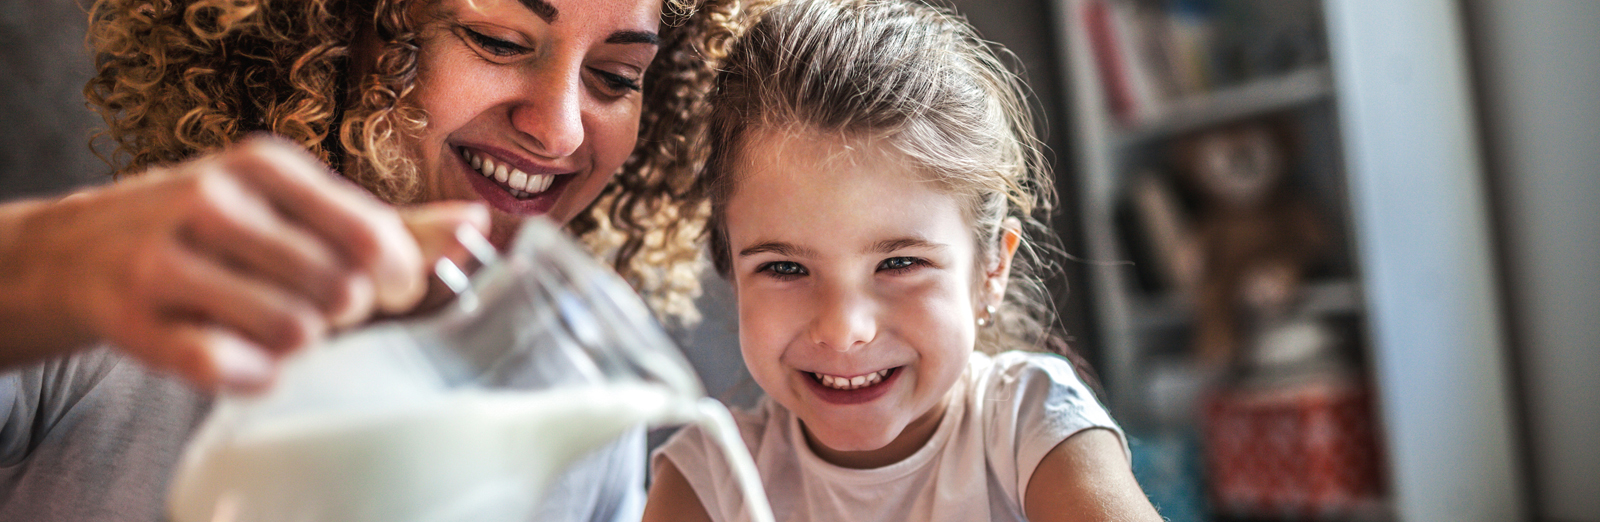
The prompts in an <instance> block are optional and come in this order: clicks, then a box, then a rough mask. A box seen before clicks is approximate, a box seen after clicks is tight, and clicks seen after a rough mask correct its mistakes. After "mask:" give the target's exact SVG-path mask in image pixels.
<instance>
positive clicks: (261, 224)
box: [180, 175, 373, 324]
mask: <svg viewBox="0 0 1600 522" xmlns="http://www.w3.org/2000/svg"><path fill="white" fill-rule="evenodd" d="M195 187H196V188H194V189H192V190H193V191H195V192H196V193H197V194H196V195H194V196H191V199H194V200H197V201H196V202H195V203H193V209H192V210H191V211H190V212H191V215H190V217H189V219H188V222H187V223H186V224H185V226H184V227H183V229H182V230H181V231H180V234H182V235H183V236H184V237H183V239H184V240H185V242H186V243H187V244H189V245H190V246H191V247H192V248H194V249H196V250H197V251H199V252H201V253H205V254H210V255H213V256H215V257H216V258H218V259H219V260H220V261H222V262H223V263H224V264H225V265H226V266H229V267H232V268H234V269H236V270H238V271H239V272H241V273H245V274H251V275H253V276H254V277H256V278H260V279H263V280H265V281H267V282H270V283H272V284H275V285H278V286H281V287H283V288H284V289H285V290H286V291H288V292H291V293H294V294H297V295H300V296H304V297H305V298H307V299H309V300H311V301H313V302H314V303H316V305H317V306H318V308H319V309H320V310H321V311H322V312H324V313H325V314H326V315H327V316H328V317H329V318H330V320H331V321H333V322H335V323H339V324H347V323H350V322H354V321H356V320H359V319H361V318H363V317H364V316H365V314H366V313H368V312H369V311H370V310H371V308H372V300H373V295H372V293H373V290H372V281H371V279H370V278H369V277H368V276H367V275H366V274H364V273H362V272H359V271H357V270H355V269H354V268H351V267H346V266H345V262H344V261H343V260H342V259H341V258H340V254H339V253H338V252H337V251H336V250H335V248H334V247H333V246H331V245H328V244H327V243H326V242H324V241H323V240H321V239H320V238H318V237H317V236H315V235H314V234H312V233H310V232H308V231H306V230H304V229H303V228H301V227H300V226H298V225H296V224H295V223H293V222H290V221H288V220H286V219H284V218H283V217H282V216H280V215H278V214H277V213H276V212H275V211H274V210H273V208H272V207H271V205H269V204H268V203H267V202H266V201H265V200H264V199H263V198H262V197H260V196H259V195H257V194H255V193H252V192H251V191H250V190H249V189H248V187H245V186H243V185H242V184H241V183H240V182H239V181H238V180H236V179H234V178H233V177H231V176H226V175H209V176H203V177H200V178H197V181H196V182H195Z"/></svg>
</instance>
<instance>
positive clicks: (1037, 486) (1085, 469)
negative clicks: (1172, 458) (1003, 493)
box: [1023, 428, 1161, 522]
mask: <svg viewBox="0 0 1600 522" xmlns="http://www.w3.org/2000/svg"><path fill="white" fill-rule="evenodd" d="M1023 512H1024V513H1025V514H1026V515H1027V516H1028V520H1030V521H1032V522H1087V521H1107V522H1109V521H1117V522H1122V521H1159V520H1161V516H1160V515H1157V514H1156V510H1155V507H1154V506H1151V505H1150V500H1149V499H1147V498H1145V496H1144V491H1142V490H1140V489H1139V483H1138V481H1136V480H1134V478H1133V469H1132V468H1131V467H1129V466H1128V459H1127V457H1126V456H1125V455H1123V452H1122V441H1120V440H1118V439H1117V435H1116V433H1113V432H1112V431H1111V430H1107V429H1100V428H1094V429H1087V430H1083V431H1080V432H1078V433H1075V434H1073V435H1072V436H1071V437H1067V439H1066V440H1063V441H1061V443H1060V444H1056V447H1055V449H1052V450H1050V453H1047V454H1045V456H1044V460H1042V461H1040V462H1039V467H1038V468H1035V469H1034V471H1033V478H1031V479H1029V480H1028V490H1027V491H1025V492H1023Z"/></svg>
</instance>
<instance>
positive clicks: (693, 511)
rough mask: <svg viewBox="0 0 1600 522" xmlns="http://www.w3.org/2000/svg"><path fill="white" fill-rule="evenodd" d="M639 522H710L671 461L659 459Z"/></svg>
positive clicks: (691, 488) (691, 490) (696, 497)
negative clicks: (642, 515) (641, 518)
mask: <svg viewBox="0 0 1600 522" xmlns="http://www.w3.org/2000/svg"><path fill="white" fill-rule="evenodd" d="M643 522H711V515H708V514H706V507H705V506H703V505H701V504H700V497H699V496H697V495H695V493H694V487H693V486H690V485H689V481H688V480H687V479H685V478H683V474H682V473H679V472H678V468H677V467H676V466H673V465H672V460H671V459H665V458H663V459H661V467H660V468H659V469H657V470H656V477H655V482H653V483H652V484H651V485H650V498H649V499H648V500H646V501H645V504H644V519H643Z"/></svg>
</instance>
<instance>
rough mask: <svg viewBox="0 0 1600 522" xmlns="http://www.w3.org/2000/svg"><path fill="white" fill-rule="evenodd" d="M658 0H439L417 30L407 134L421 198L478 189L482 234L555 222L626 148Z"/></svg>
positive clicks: (605, 175) (498, 235)
mask: <svg viewBox="0 0 1600 522" xmlns="http://www.w3.org/2000/svg"><path fill="white" fill-rule="evenodd" d="M660 18H661V0H607V1H603V2H596V1H592V0H443V1H442V3H441V5H440V6H439V7H438V18H437V19H435V20H431V21H430V22H429V23H427V24H426V25H425V26H424V28H423V29H422V31H421V35H422V46H421V50H420V52H419V54H418V64H417V65H418V72H417V82H416V85H417V88H416V91H415V92H414V93H413V95H412V98H411V99H412V100H413V102H414V103H416V104H417V105H418V106H420V107H421V108H422V109H423V110H424V111H425V112H426V113H427V115H428V125H427V128H426V129H425V130H423V132H422V134H421V136H419V137H418V138H417V140H416V141H415V142H413V143H412V144H411V146H412V148H413V150H414V152H413V154H415V155H416V156H417V158H416V159H417V161H418V167H419V169H420V171H421V180H420V182H421V191H422V192H421V194H422V198H423V199H424V200H427V201H439V200H482V201H485V202H487V203H488V204H489V206H490V208H492V209H493V211H492V213H493V215H494V219H493V227H492V229H491V233H490V239H491V240H493V241H494V242H495V244H497V245H501V246H504V245H505V244H506V243H507V242H509V240H510V238H511V236H512V235H513V233H514V232H515V230H516V227H517V224H518V223H519V222H520V221H521V218H522V217H524V216H532V215H546V216H549V217H550V218H551V219H553V220H555V221H556V222H558V223H565V222H566V221H568V220H570V219H572V218H573V216H576V215H577V214H578V213H579V212H581V211H583V210H584V209H585V208H587V207H588V206H589V205H590V203H592V202H593V201H594V199H595V198H596V197H597V196H598V195H599V194H600V191H601V189H603V188H604V187H605V185H606V182H607V181H608V180H609V179H610V177H611V175H612V174H613V173H615V172H616V171H617V169H618V168H620V167H621V166H622V163H623V161H625V160H626V159H627V158H628V156H629V154H630V153H632V151H633V147H634V141H635V140H636V139H637V136H638V129H639V113H640V107H641V105H640V101H641V93H640V90H639V89H640V86H641V85H642V82H643V81H644V72H645V68H646V67H648V66H649V65H650V62H651V61H652V60H653V59H654V58H655V55H656V50H657V47H658V44H657V43H656V40H657V28H658V24H659V20H660Z"/></svg>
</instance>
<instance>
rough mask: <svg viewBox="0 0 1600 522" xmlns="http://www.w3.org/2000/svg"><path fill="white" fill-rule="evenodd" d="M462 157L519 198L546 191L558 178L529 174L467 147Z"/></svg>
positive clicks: (479, 171) (549, 175) (550, 175)
mask: <svg viewBox="0 0 1600 522" xmlns="http://www.w3.org/2000/svg"><path fill="white" fill-rule="evenodd" d="M461 157H463V158H466V160H467V163H468V164H471V165H472V168H474V169H477V170H478V173H479V174H483V177H486V178H489V179H493V180H495V181H499V182H500V184H501V185H503V186H505V187H506V189H507V191H509V192H511V195H513V196H516V197H519V198H525V197H529V196H532V195H534V194H538V193H540V192H544V191H545V190H546V189H549V188H550V184H551V183H553V182H555V180H556V177H555V175H553V174H534V175H529V174H527V173H525V172H523V171H520V170H517V169H516V168H514V167H510V166H508V165H506V164H505V163H504V162H499V161H495V160H494V158H492V157H489V156H480V155H478V154H474V153H473V152H472V151H470V150H466V149H462V150H461Z"/></svg>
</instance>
